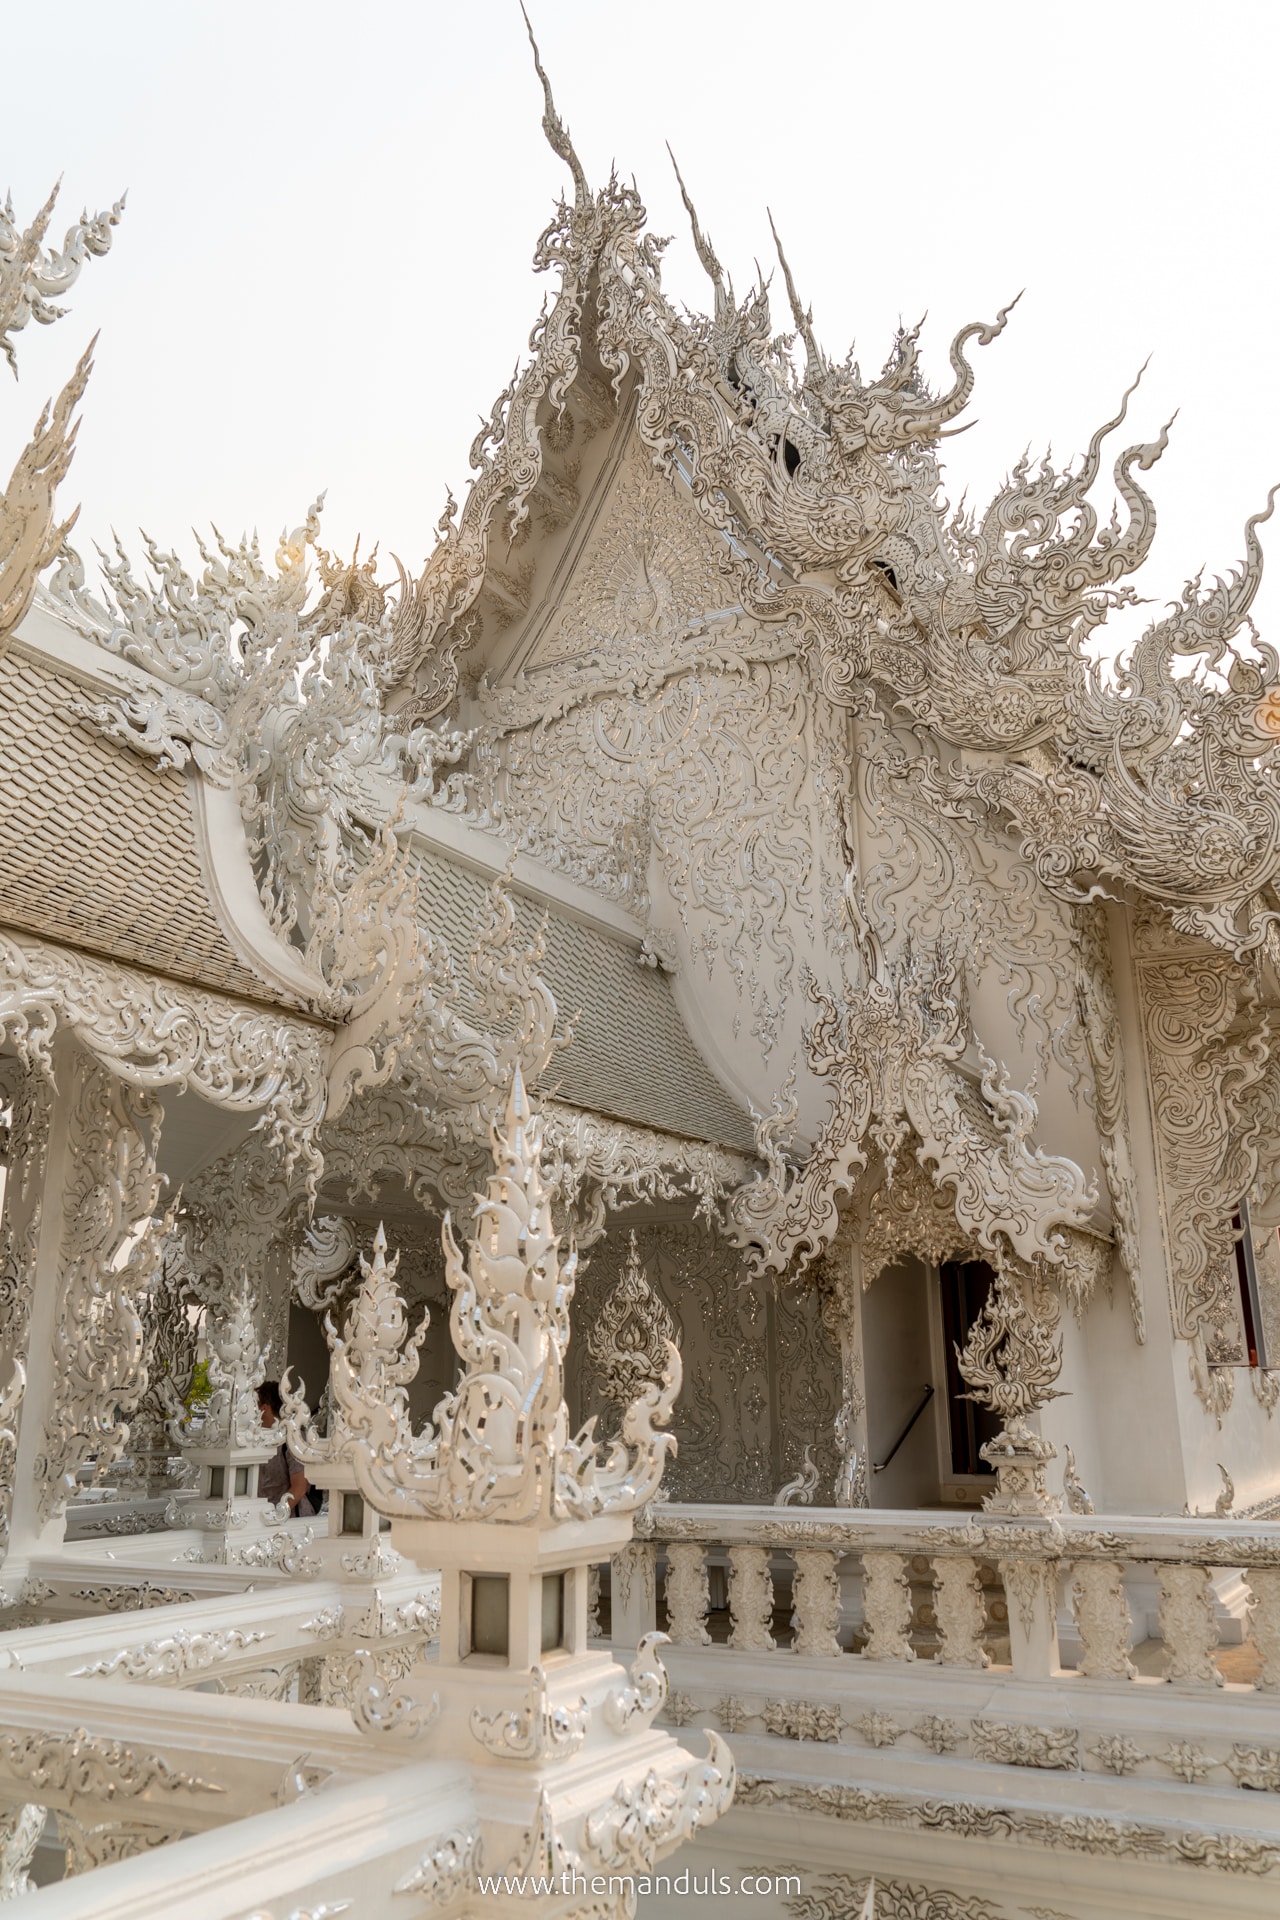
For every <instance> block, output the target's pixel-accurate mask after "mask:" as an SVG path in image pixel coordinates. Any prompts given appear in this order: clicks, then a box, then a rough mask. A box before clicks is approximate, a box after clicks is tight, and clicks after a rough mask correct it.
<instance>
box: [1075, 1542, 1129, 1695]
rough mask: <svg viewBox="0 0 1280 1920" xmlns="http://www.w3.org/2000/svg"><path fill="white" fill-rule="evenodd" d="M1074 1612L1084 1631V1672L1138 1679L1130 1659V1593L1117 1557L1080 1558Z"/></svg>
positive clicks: (1099, 1677)
mask: <svg viewBox="0 0 1280 1920" xmlns="http://www.w3.org/2000/svg"><path fill="white" fill-rule="evenodd" d="M1071 1599H1072V1612H1073V1613H1074V1615H1075V1622H1076V1626H1077V1627H1078V1628H1079V1630H1080V1672H1081V1673H1082V1674H1084V1675H1085V1677H1086V1678H1087V1679H1090V1680H1134V1679H1136V1678H1137V1674H1138V1669H1137V1668H1136V1667H1135V1666H1134V1664H1133V1662H1132V1661H1131V1660H1130V1658H1129V1628H1130V1626H1131V1624H1132V1622H1131V1621H1130V1618H1129V1596H1128V1595H1127V1594H1126V1592H1125V1590H1124V1572H1123V1569H1122V1568H1121V1566H1120V1564H1119V1562H1118V1561H1115V1560H1077V1561H1076V1564H1075V1567H1074V1569H1073V1571H1072V1592H1071Z"/></svg>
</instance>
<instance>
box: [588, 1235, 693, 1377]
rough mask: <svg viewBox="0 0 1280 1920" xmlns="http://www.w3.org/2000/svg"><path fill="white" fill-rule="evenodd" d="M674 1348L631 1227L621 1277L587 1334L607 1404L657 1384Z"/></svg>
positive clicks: (666, 1317)
mask: <svg viewBox="0 0 1280 1920" xmlns="http://www.w3.org/2000/svg"><path fill="white" fill-rule="evenodd" d="M675 1345H676V1328H675V1322H674V1321H673V1320H672V1318H671V1315H670V1314H669V1313H668V1312H667V1309H666V1307H665V1306H664V1305H663V1303H662V1301H661V1299H660V1298H659V1297H658V1295H657V1294H656V1293H655V1292H654V1290H653V1288H652V1287H651V1286H650V1285H649V1282H648V1280H647V1279H646V1277H645V1271H644V1267H643V1266H642V1264H641V1261H640V1254H639V1251H638V1249H637V1247H636V1236H635V1230H634V1229H632V1232H631V1235H630V1239H629V1247H628V1253H627V1258H626V1263H625V1265H624V1266H623V1269H622V1276H621V1278H620V1279H619V1281H618V1284H617V1286H616V1287H615V1288H614V1289H613V1291H612V1293H610V1294H609V1296H608V1298H607V1299H606V1300H605V1303H604V1306H603V1308H602V1310H601V1312H600V1313H599V1315H598V1316H597V1318H596V1320H595V1322H594V1323H593V1325H592V1328H591V1331H590V1333H589V1334H588V1335H587V1349H588V1352H589V1353H590V1355H591V1360H592V1363H593V1365H594V1367H595V1371H596V1378H597V1379H598V1381H599V1382H600V1384H601V1386H602V1387H603V1389H604V1391H605V1392H606V1393H607V1394H608V1396H609V1398H610V1399H611V1400H613V1401H615V1402H616V1403H617V1404H618V1405H619V1406H626V1405H627V1404H628V1403H629V1402H630V1401H632V1400H634V1398H635V1397H636V1395H637V1394H638V1393H639V1392H640V1391H641V1390H642V1389H643V1388H644V1387H646V1386H648V1385H649V1384H650V1383H652V1384H653V1385H654V1386H656V1385H657V1384H658V1382H659V1381H660V1380H661V1378H662V1375H663V1371H664V1369H665V1367H666V1364H667V1352H668V1349H669V1348H670V1347H673V1346H675Z"/></svg>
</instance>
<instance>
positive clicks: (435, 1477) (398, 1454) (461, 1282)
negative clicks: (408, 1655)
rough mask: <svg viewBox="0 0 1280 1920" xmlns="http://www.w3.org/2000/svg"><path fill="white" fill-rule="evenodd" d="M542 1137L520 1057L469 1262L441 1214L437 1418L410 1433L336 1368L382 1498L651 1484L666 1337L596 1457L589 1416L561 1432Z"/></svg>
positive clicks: (429, 1499)
mask: <svg viewBox="0 0 1280 1920" xmlns="http://www.w3.org/2000/svg"><path fill="white" fill-rule="evenodd" d="M540 1151H541V1128H540V1124H539V1121H538V1118H537V1116H536V1114H535V1113H534V1112H533V1110H532V1109H531V1107H530V1105H529V1102H528V1097H527V1095H526V1094H525V1091H524V1084H523V1081H522V1079H521V1077H520V1073H519V1069H518V1068H517V1070H516V1074H515V1079H514V1083H513V1088H512V1092H511V1096H510V1099H509V1100H508V1103H507V1111H506V1116H505V1120H504V1122H503V1125H502V1127H501V1130H500V1131H499V1132H497V1133H495V1136H494V1169H495V1170H494V1173H493V1174H492V1175H491V1177H490V1180H489V1190H488V1195H487V1197H486V1198H485V1199H483V1200H481V1201H480V1202H479V1203H478V1207H477V1218H478V1220H479V1222H480V1223H481V1228H480V1231H479V1232H478V1233H477V1235H476V1237H475V1238H474V1239H473V1240H472V1241H471V1242H470V1244H469V1247H468V1260H467V1262H466V1264H464V1261H463V1256H462V1253H461V1251H460V1250H459V1248H458V1246H457V1243H456V1241H455V1240H454V1238H453V1232H452V1228H451V1226H450V1224H449V1219H448V1216H447V1215H446V1217H445V1224H444V1247H445V1262H446V1267H445V1277H446V1279H447V1281H448V1285H449V1288H450V1291H451V1292H452V1294H453V1305H452V1307H451V1309H450V1332H451V1334H452V1337H453V1342H454V1346H455V1348H456V1349H457V1352H458V1354H459V1357H460V1359H461V1360H462V1363H463V1372H462V1379H461V1381H460V1383H459V1385H458V1387H457V1389H456V1391H455V1392H453V1393H451V1394H449V1395H447V1396H446V1398H445V1399H444V1400H443V1401H441V1403H440V1406H439V1407H438V1408H437V1409H436V1422H435V1427H434V1430H433V1431H431V1432H430V1433H429V1434H426V1435H423V1436H417V1437H415V1436H414V1434H413V1433H412V1430H411V1428H410V1427H409V1425H408V1421H407V1419H406V1417H405V1415H404V1413H403V1412H402V1411H397V1410H396V1409H395V1408H389V1407H388V1406H387V1405H386V1404H385V1403H384V1402H383V1401H382V1400H381V1399H380V1398H379V1397H377V1396H376V1395H375V1394H373V1393H371V1392H370V1391H369V1389H368V1388H367V1387H366V1385H365V1384H364V1382H362V1381H361V1380H360V1379H358V1378H357V1377H356V1376H355V1375H354V1374H353V1373H349V1372H345V1371H344V1370H343V1369H342V1368H341V1367H338V1368H336V1369H335V1372H334V1377H333V1396H334V1404H335V1407H336V1408H337V1409H340V1410H341V1411H342V1413H343V1415H344V1416H345V1418H346V1419H347V1420H348V1422H349V1423H350V1424H351V1425H352V1427H353V1428H355V1429H356V1430H358V1431H360V1432H361V1433H362V1435H363V1437H364V1445H363V1446H361V1447H360V1448H359V1449H358V1450H357V1452H356V1454H355V1457H354V1465H355V1469H356V1475H357V1479H358V1481H359V1484H360V1487H361V1490H362V1491H363V1492H364V1494H365V1496H366V1498H368V1499H370V1500H372V1501H373V1503H374V1505H375V1506H377V1507H378V1508H379V1510H380V1511H382V1512H386V1513H392V1514H396V1513H401V1514H406V1515H415V1516H420V1517H423V1518H441V1519H443V1518H447V1517H453V1518H460V1517H462V1516H463V1515H464V1514H471V1515H473V1516H475V1517H477V1518H479V1517H482V1516H483V1517H490V1518H495V1519H496V1518H502V1519H507V1520H513V1521H514V1520H520V1519H526V1518H528V1517H530V1516H531V1515H533V1514H538V1513H550V1514H556V1515H560V1516H563V1517H570V1516H574V1517H580V1518H586V1517H587V1516H588V1515H591V1514H599V1513H608V1512H616V1513H628V1512H635V1511H636V1510H637V1509H638V1508H639V1507H641V1506H643V1505H644V1503H645V1501H646V1500H648V1499H649V1498H650V1496H651V1495H652V1494H653V1492H654V1491H655V1490H656V1488H657V1486H658V1483H659V1481H660V1479H661V1476H662V1468H663V1464H664V1462H665V1460H666V1457H667V1454H668V1453H669V1452H670V1451H671V1450H672V1442H671V1439H670V1436H669V1435H665V1434H663V1433H661V1432H660V1431H659V1428H660V1427H662V1426H664V1425H665V1423H666V1421H667V1420H668V1418H669V1417H670V1412H671V1408H672V1406H673V1404H674V1402H675V1398H676V1395H677V1393H678V1392H679V1389H680V1356H679V1353H678V1352H677V1350H676V1348H675V1347H674V1346H671V1347H670V1348H669V1349H668V1362H667V1367H666V1370H665V1372H664V1375H663V1380H662V1384H661V1387H660V1388H659V1387H658V1386H656V1385H650V1386H648V1387H646V1388H645V1389H644V1390H643V1391H642V1392H641V1393H640V1394H639V1395H638V1397H637V1398H636V1399H635V1400H634V1401H633V1402H632V1404H631V1405H630V1406H629V1407H628V1409H627V1411H626V1413H625V1414H624V1416H623V1420H622V1429H621V1434H620V1437H619V1438H618V1439H617V1440H616V1441H614V1442H613V1444H612V1445H611V1447H610V1450H609V1452H608V1454H607V1455H606V1456H605V1457H603V1458H601V1456H600V1454H599V1452H598V1449H597V1446H596V1442H595V1440H594V1436H593V1432H592V1427H591V1426H590V1425H589V1426H588V1427H585V1428H584V1429H583V1430H582V1432H581V1433H580V1434H578V1435H577V1436H576V1437H570V1433H569V1417H568V1410H567V1408H566V1407H565V1404H564V1397H563V1393H564V1386H563V1382H564V1354H565V1349H566V1348H567V1346H568V1339H569V1320H568V1312H569V1303H570V1301H571V1300H572V1298H573V1287H574V1272H575V1268H576V1264H577V1262H576V1255H573V1254H571V1255H570V1257H569V1260H568V1261H567V1262H566V1263H565V1266H564V1268H563V1269H562V1268H561V1266H560V1261H559V1243H558V1240H557V1237H556V1235H555V1234H554V1232H553V1231H552V1227H551V1213H550V1205H549V1201H548V1196H547V1193H546V1189H545V1187H544V1185H543V1181H542V1176H541V1172H540V1168H539V1156H540ZM392 1284H394V1283H392ZM508 1329H512V1331H508Z"/></svg>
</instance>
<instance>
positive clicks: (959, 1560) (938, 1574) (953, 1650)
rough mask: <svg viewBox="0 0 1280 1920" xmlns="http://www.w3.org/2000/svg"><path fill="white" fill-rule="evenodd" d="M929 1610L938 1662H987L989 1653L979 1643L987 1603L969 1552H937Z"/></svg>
mask: <svg viewBox="0 0 1280 1920" xmlns="http://www.w3.org/2000/svg"><path fill="white" fill-rule="evenodd" d="M933 1612H934V1618H935V1619H936V1620H937V1623H938V1637H939V1640H940V1641H941V1645H940V1646H939V1648H938V1665H939V1666H943V1667H986V1666H990V1664H991V1660H990V1655H989V1654H988V1653H987V1651H986V1649H985V1648H984V1647H983V1644H982V1635H983V1631H984V1629H985V1627H986V1624H987V1606H986V1601H985V1599H984V1597H983V1592H982V1582H981V1580H979V1578H978V1563H977V1561H976V1560H975V1559H974V1558H973V1557H972V1555H971V1554H967V1553H957V1554H954V1555H953V1554H947V1555H945V1556H943V1555H939V1557H938V1558H937V1559H936V1560H935V1561H934V1563H933Z"/></svg>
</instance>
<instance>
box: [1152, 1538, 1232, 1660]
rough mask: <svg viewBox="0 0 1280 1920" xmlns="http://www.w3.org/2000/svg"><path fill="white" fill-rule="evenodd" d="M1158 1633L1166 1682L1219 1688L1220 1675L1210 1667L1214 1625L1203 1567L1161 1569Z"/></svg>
mask: <svg viewBox="0 0 1280 1920" xmlns="http://www.w3.org/2000/svg"><path fill="white" fill-rule="evenodd" d="M1160 1631H1161V1633H1162V1634H1163V1635H1164V1648H1165V1671H1164V1677H1165V1679H1166V1680H1174V1681H1177V1682H1178V1683H1179V1684H1180V1685H1181V1686H1191V1687H1220V1686H1221V1685H1222V1675H1221V1674H1220V1673H1219V1672H1218V1669H1217V1668H1216V1667H1215V1666H1214V1664H1213V1656H1214V1653H1215V1652H1216V1651H1217V1646H1218V1622H1217V1618H1216V1616H1215V1612H1214V1598H1213V1586H1212V1584H1211V1581H1210V1577H1209V1569H1208V1568H1207V1567H1178V1566H1167V1567H1165V1566H1162V1567H1161V1569H1160Z"/></svg>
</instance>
